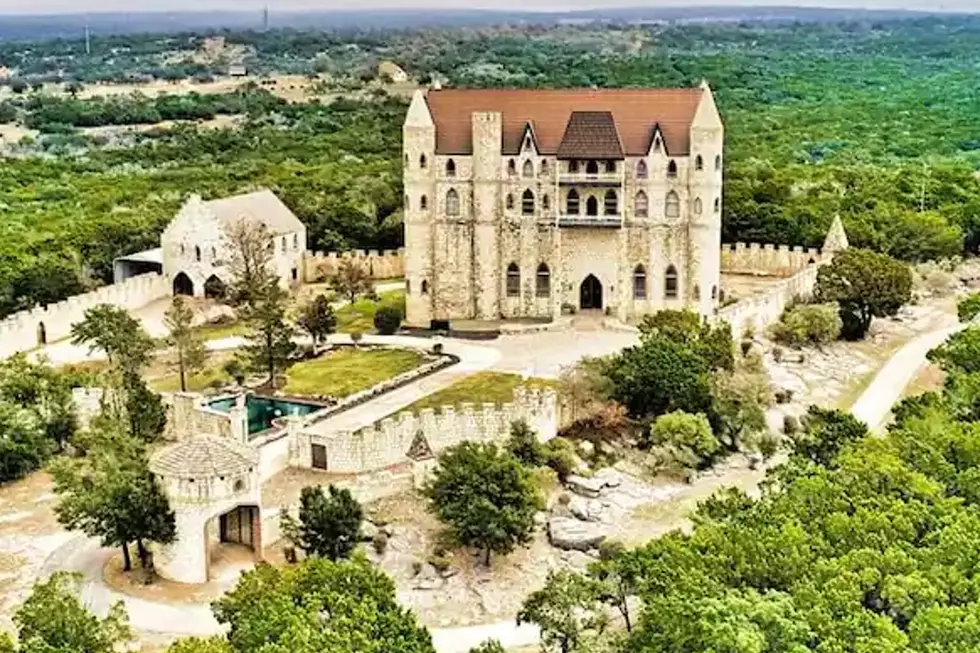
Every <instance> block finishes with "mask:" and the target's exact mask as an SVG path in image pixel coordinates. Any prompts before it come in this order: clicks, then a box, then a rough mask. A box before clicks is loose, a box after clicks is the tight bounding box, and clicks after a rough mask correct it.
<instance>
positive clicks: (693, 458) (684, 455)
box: [650, 410, 721, 468]
mask: <svg viewBox="0 0 980 653" xmlns="http://www.w3.org/2000/svg"><path fill="white" fill-rule="evenodd" d="M650 441H651V443H652V444H653V446H655V447H656V448H657V450H658V452H660V454H661V456H662V457H663V458H664V459H665V460H667V461H670V462H671V463H673V464H677V465H680V466H682V467H687V468H700V467H704V466H706V465H707V464H708V463H710V462H711V460H712V459H713V457H714V456H715V454H717V453H718V451H719V450H720V449H721V443H720V442H718V438H717V437H715V435H714V433H712V432H711V424H710V423H709V422H708V418H707V417H705V416H704V415H702V414H697V415H691V414H689V413H685V412H683V411H680V410H676V411H674V412H672V413H667V414H665V415H661V416H659V417H658V418H657V419H656V420H654V422H653V425H652V426H651V427H650Z"/></svg>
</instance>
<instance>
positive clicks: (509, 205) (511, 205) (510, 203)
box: [506, 193, 514, 211]
mask: <svg viewBox="0 0 980 653" xmlns="http://www.w3.org/2000/svg"><path fill="white" fill-rule="evenodd" d="M506 205H507V210H508V211H513V210H514V196H513V195H512V194H510V193H507V200H506Z"/></svg>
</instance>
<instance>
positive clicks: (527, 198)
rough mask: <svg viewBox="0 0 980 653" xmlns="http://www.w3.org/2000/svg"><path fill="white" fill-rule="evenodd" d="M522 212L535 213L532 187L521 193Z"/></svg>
mask: <svg viewBox="0 0 980 653" xmlns="http://www.w3.org/2000/svg"><path fill="white" fill-rule="evenodd" d="M521 213H522V214H524V215H534V193H532V192H531V189H530V188H529V189H527V190H526V191H524V194H523V195H521Z"/></svg>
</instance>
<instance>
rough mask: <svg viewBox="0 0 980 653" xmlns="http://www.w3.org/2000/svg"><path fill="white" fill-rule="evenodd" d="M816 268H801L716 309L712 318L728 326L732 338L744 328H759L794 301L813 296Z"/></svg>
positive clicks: (763, 326)
mask: <svg viewBox="0 0 980 653" xmlns="http://www.w3.org/2000/svg"><path fill="white" fill-rule="evenodd" d="M818 269H819V266H818V265H810V266H807V267H804V268H803V269H802V270H800V271H799V272H797V273H796V274H794V275H793V276H791V277H789V278H787V279H783V280H781V281H778V282H774V283H773V285H772V286H771V287H769V288H767V289H766V291H765V292H763V293H758V294H755V295H751V296H749V297H746V298H745V299H742V300H739V301H738V302H736V303H734V304H732V305H730V306H726V307H725V308H722V309H720V310H719V311H718V313H717V314H716V317H717V318H718V319H720V320H724V321H726V322H728V323H729V324H731V326H732V334H733V335H734V336H735V337H736V338H739V337H740V336H741V335H742V333H744V331H745V328H746V327H751V328H753V329H755V330H759V329H763V328H765V327H766V326H768V325H770V324H773V323H774V322H776V321H777V320H779V317H780V316H781V315H782V314H783V310H785V309H786V307H787V306H788V305H789V304H790V303H791V302H792V301H793V299H794V298H797V297H799V298H806V297H809V296H810V295H812V294H813V289H814V287H815V286H816V284H817V271H818Z"/></svg>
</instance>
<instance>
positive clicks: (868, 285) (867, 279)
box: [815, 248, 912, 340]
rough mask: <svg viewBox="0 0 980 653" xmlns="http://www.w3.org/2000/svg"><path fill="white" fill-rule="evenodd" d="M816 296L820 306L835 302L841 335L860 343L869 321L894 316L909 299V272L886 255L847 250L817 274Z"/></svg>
mask: <svg viewBox="0 0 980 653" xmlns="http://www.w3.org/2000/svg"><path fill="white" fill-rule="evenodd" d="M815 294H816V297H817V299H819V300H820V301H822V302H837V305H838V307H839V311H840V317H841V323H842V324H843V328H842V330H841V334H842V335H843V336H844V337H845V338H847V339H849V340H859V339H861V338H863V337H864V336H865V334H867V332H868V329H869V328H870V327H871V320H872V318H875V317H886V316H889V315H895V314H896V313H897V312H898V309H900V308H901V307H902V306H904V305H905V304H907V303H908V301H909V300H910V299H911V298H912V271H911V270H910V269H909V266H908V265H906V264H905V263H901V262H899V261H896V260H895V259H893V258H891V257H890V256H888V255H886V254H878V253H876V252H872V251H870V250H865V249H855V248H849V249H846V250H844V251H842V252H838V253H837V255H836V256H834V260H833V261H832V262H831V263H830V264H829V265H824V266H822V267H821V268H820V270H819V271H818V272H817V285H816V291H815Z"/></svg>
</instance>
